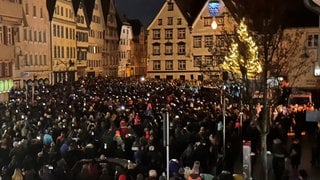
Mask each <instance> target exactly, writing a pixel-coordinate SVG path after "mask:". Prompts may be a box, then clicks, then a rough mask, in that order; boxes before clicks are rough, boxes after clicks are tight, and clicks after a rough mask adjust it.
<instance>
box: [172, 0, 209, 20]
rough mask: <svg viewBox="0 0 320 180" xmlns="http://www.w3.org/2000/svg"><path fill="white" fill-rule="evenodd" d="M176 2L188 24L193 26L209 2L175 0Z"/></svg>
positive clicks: (201, 0) (203, 0) (205, 0)
mask: <svg viewBox="0 0 320 180" xmlns="http://www.w3.org/2000/svg"><path fill="white" fill-rule="evenodd" d="M175 2H176V4H177V6H178V7H179V9H180V11H181V13H182V14H183V16H184V17H185V19H186V20H187V22H188V24H189V25H192V23H193V22H194V20H195V19H196V17H197V16H198V14H199V13H200V11H201V9H202V8H203V6H204V5H205V3H206V2H207V0H175Z"/></svg>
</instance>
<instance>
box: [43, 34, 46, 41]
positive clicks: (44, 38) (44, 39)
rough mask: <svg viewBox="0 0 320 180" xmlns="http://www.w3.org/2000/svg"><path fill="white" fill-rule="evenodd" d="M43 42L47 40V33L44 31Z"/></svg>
mask: <svg viewBox="0 0 320 180" xmlns="http://www.w3.org/2000/svg"><path fill="white" fill-rule="evenodd" d="M43 42H47V33H46V32H43Z"/></svg>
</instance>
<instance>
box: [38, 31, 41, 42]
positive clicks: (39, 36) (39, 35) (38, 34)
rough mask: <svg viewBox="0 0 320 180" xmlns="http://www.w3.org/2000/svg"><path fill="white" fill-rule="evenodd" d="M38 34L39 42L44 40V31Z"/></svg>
mask: <svg viewBox="0 0 320 180" xmlns="http://www.w3.org/2000/svg"><path fill="white" fill-rule="evenodd" d="M38 36H39V42H42V32H39V33H38Z"/></svg>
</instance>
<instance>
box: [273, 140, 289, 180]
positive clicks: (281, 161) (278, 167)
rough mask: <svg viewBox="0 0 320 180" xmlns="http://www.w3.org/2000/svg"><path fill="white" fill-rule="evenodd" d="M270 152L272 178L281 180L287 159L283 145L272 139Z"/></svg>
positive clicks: (279, 141)
mask: <svg viewBox="0 0 320 180" xmlns="http://www.w3.org/2000/svg"><path fill="white" fill-rule="evenodd" d="M271 152H272V154H273V159H272V168H273V173H274V177H275V179H276V180H281V179H282V177H283V175H284V172H285V161H286V158H287V157H288V152H287V150H286V147H285V144H283V142H282V141H281V140H280V139H279V138H276V139H274V140H273V145H272V151H271Z"/></svg>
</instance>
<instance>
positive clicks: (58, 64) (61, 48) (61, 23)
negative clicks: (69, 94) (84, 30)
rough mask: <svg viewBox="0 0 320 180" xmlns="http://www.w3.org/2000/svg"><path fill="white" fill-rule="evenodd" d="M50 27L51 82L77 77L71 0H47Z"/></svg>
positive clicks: (74, 29)
mask: <svg viewBox="0 0 320 180" xmlns="http://www.w3.org/2000/svg"><path fill="white" fill-rule="evenodd" d="M47 5H48V12H49V21H50V28H51V38H50V39H51V52H52V54H51V63H52V73H53V77H52V81H51V82H52V83H53V84H55V83H63V82H65V81H74V80H76V79H77V77H76V72H77V65H76V63H77V61H76V25H77V24H76V21H75V14H74V7H73V1H71V0H56V1H54V0H51V1H48V2H47Z"/></svg>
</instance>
